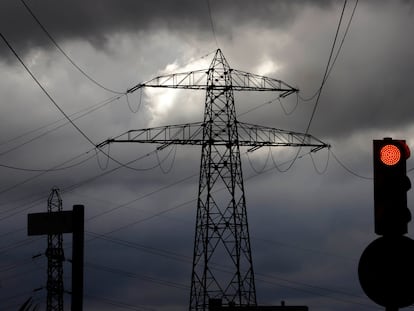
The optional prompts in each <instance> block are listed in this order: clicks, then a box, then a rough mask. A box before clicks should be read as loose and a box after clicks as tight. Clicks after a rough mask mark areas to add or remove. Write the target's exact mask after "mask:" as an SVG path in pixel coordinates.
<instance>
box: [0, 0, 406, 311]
mask: <svg viewBox="0 0 414 311" xmlns="http://www.w3.org/2000/svg"><path fill="white" fill-rule="evenodd" d="M25 1H26V4H27V5H28V6H29V7H30V8H31V10H32V11H33V13H34V14H35V15H36V17H37V18H38V20H39V21H40V22H41V23H42V24H43V26H44V27H45V29H46V30H47V31H48V32H49V34H50V35H51V36H52V37H53V39H54V40H55V42H57V44H58V45H59V47H60V48H61V49H62V51H64V53H66V55H68V56H69V57H70V59H71V60H72V61H73V62H74V63H75V64H76V65H77V66H78V67H79V68H81V70H82V71H83V73H86V74H88V75H89V77H90V78H92V79H94V80H95V81H96V82H97V83H99V84H100V85H101V86H98V85H97V84H96V83H93V82H92V81H91V80H90V79H88V78H87V77H85V74H83V73H81V72H80V70H78V69H77V68H75V66H74V65H73V64H71V63H70V62H69V60H68V59H67V58H66V57H65V56H64V55H63V54H62V51H59V50H58V49H57V48H56V46H55V45H54V44H53V42H52V41H51V40H50V38H48V36H47V35H46V34H45V32H44V31H43V30H42V28H41V27H40V26H39V25H38V24H37V23H36V21H35V20H34V18H33V17H32V16H31V15H30V13H29V11H28V10H27V9H26V8H25V6H24V4H23V3H22V2H21V1H14V0H2V1H1V2H0V31H1V33H2V34H3V36H4V37H5V38H6V39H7V40H8V42H9V44H10V45H11V46H12V47H13V48H14V49H15V51H16V53H17V54H18V55H19V57H21V59H22V60H23V62H24V63H25V65H26V66H27V67H28V68H29V69H30V71H31V72H32V73H33V75H34V76H35V77H36V78H37V79H38V81H39V82H40V83H41V85H42V86H43V87H44V89H45V90H46V91H47V92H48V94H49V95H50V96H51V98H52V99H53V100H54V101H55V103H56V104H57V105H58V106H59V107H60V108H61V109H62V110H63V111H64V112H65V113H66V114H67V115H69V116H71V118H72V120H73V122H74V123H75V124H76V126H77V127H78V128H79V129H81V130H82V131H83V133H85V134H86V135H87V136H88V138H89V139H90V140H91V141H92V142H94V143H95V144H98V143H99V142H102V141H104V140H106V139H107V138H108V137H113V136H117V135H118V134H121V133H123V132H125V131H127V130H130V129H139V128H145V127H155V126H162V125H168V124H178V123H185V122H196V121H201V120H202V119H203V108H204V107H203V104H204V96H205V93H204V92H203V91H188V90H182V91H177V90H154V89H144V90H143V91H142V92H141V91H137V92H135V93H133V94H130V95H128V100H127V98H126V96H125V95H122V94H118V93H124V92H125V91H126V90H127V89H128V88H130V87H132V86H134V85H136V84H138V83H140V82H143V81H146V80H149V79H151V78H153V77H155V76H158V75H160V74H166V73H167V74H168V73H174V72H182V71H188V70H194V69H205V68H208V66H209V64H210V62H211V60H212V58H213V55H214V51H215V50H216V49H217V48H220V49H221V50H222V51H223V53H224V55H225V57H226V59H227V61H228V63H229V64H230V66H231V67H232V68H235V69H240V70H244V71H248V72H252V73H257V74H261V75H266V76H269V77H273V78H277V79H280V80H283V81H285V82H287V83H289V84H290V85H292V86H295V87H297V88H299V89H300V93H299V95H300V97H299V98H297V97H296V96H295V95H291V96H290V97H288V98H285V99H283V100H282V101H281V102H279V101H277V100H274V99H275V98H276V97H277V94H271V93H269V94H267V93H264V92H260V93H245V92H244V93H236V94H235V102H236V109H237V113H238V116H239V117H238V118H239V120H240V121H243V122H249V123H255V124H260V125H266V126H271V127H276V128H281V129H287V130H293V131H298V132H304V131H305V130H306V128H307V126H308V123H309V120H310V117H311V114H312V110H313V108H314V105H315V100H316V98H314V99H313V100H310V101H304V100H302V99H306V98H309V97H312V95H314V94H315V92H316V91H317V89H318V88H319V87H320V85H321V82H322V78H323V74H324V71H325V68H326V64H327V62H328V58H329V54H330V51H331V47H332V43H333V40H334V36H335V32H336V28H337V26H338V22H339V18H340V15H341V11H342V7H343V5H344V2H343V1H328V0H324V1H305V0H297V1H286V0H279V1H277V0H273V1H267V0H258V1H245V0H237V1H235V0H234V1H230V0H229V1H218V0H210V1H209V3H208V2H207V1H205V0H197V1H194V0H193V1H189V0H178V1H167V0H153V1H130V0H128V1H126V0H125V1H109V0H104V1H97V0H89V1H80V0H71V1H66V0H65V1H58V2H56V1H51V0H46V1H40V0H25ZM354 6H355V0H352V1H348V3H347V6H346V9H345V12H344V16H343V21H342V25H341V28H340V31H339V35H338V40H337V45H336V47H335V53H334V55H335V54H336V51H337V50H338V47H339V44H340V43H341V40H342V38H343V36H344V34H345V29H346V26H347V23H348V22H349V20H350V17H351V13H352V10H353V8H354ZM209 7H210V12H211V15H210V14H209ZM210 16H211V18H210ZM413 29H414V2H413V1H410V0H406V1H402V0H401V1H397V0H395V1H382V0H381V1H373V0H372V1H370V0H362V1H360V2H359V3H358V6H357V8H356V11H355V15H354V17H353V19H352V23H351V24H350V27H349V31H348V33H347V36H346V38H345V40H344V42H343V45H342V48H341V50H340V53H339V55H338V57H337V59H336V62H335V64H334V66H333V67H332V70H331V71H330V75H329V78H328V80H327V82H326V83H325V85H324V87H323V90H322V93H321V96H320V100H319V102H318V106H317V108H316V112H315V115H314V118H313V120H312V123H311V125H310V133H311V134H313V135H314V136H316V137H318V138H319V139H321V140H323V141H324V142H326V143H329V144H331V146H332V148H331V150H330V151H328V150H327V149H325V150H321V151H319V152H317V153H315V154H312V156H310V155H309V149H306V148H304V149H303V150H301V156H300V157H299V158H298V159H297V161H296V162H295V163H294V164H293V165H292V166H291V167H290V168H289V166H290V163H291V160H292V159H293V158H294V157H295V153H296V151H297V150H296V149H292V148H275V149H272V150H270V149H267V148H262V149H259V150H257V151H255V152H253V153H249V154H248V155H246V152H245V151H246V149H242V164H243V174H244V180H245V193H246V200H247V212H248V218H249V230H250V236H251V244H252V255H253V263H254V270H255V274H256V288H257V298H258V303H259V304H261V305H272V304H277V305H278V304H280V302H281V301H282V300H284V301H286V304H287V305H307V306H309V308H310V310H318V311H328V310H330V311H332V310H335V311H341V310H350V309H352V310H357V311H360V310H361V311H362V310H379V309H381V308H380V307H378V306H377V305H375V304H374V303H373V302H371V301H370V300H369V299H368V298H366V297H365V295H364V294H363V292H362V290H361V288H360V285H359V282H358V277H357V266H358V260H359V257H360V255H361V253H362V251H363V250H364V248H365V247H366V246H367V245H368V244H369V243H370V242H371V241H373V240H374V239H375V238H376V237H377V236H376V235H375V234H374V229H373V191H372V190H373V186H372V140H373V139H381V138H383V137H393V138H398V139H406V140H407V142H408V144H409V145H410V146H414V118H413V114H414V108H413V103H414V95H413V89H414V80H413V78H412V74H413V72H414V61H413V54H414V53H413V52H414V42H413V40H412V39H411V36H412V30H413ZM0 70H1V79H0V94H1V97H0V98H1V99H0V109H1V110H0V118H1V122H0V156H1V158H0V165H1V167H0V170H1V174H0V222H1V225H0V227H1V229H0V237H1V238H0V254H1V257H0V310H17V309H18V306H19V305H20V304H21V303H22V302H23V301H24V300H25V299H27V298H28V297H30V296H33V297H34V299H35V301H36V302H37V303H39V304H40V305H41V306H42V308H44V305H45V297H46V290H45V289H40V290H38V291H36V292H33V290H34V289H39V288H41V287H45V285H46V264H47V260H46V258H45V256H40V257H36V258H35V259H32V256H35V255H37V254H41V253H44V251H45V248H46V238H45V237H28V236H27V232H26V227H27V214H28V213H35V212H45V211H46V210H47V197H48V195H49V193H50V190H51V188H52V187H58V188H60V189H61V196H62V199H63V206H64V209H65V210H70V209H72V205H73V204H84V205H85V208H86V215H85V218H86V222H85V230H86V236H85V239H86V243H85V301H84V309H85V310H88V311H97V310H100V311H106V310H128V309H131V310H183V309H186V308H188V303H189V295H190V289H189V286H190V276H191V265H192V264H191V260H192V257H191V256H192V253H193V249H192V247H193V239H194V225H195V216H196V199H197V189H198V188H197V187H198V173H199V167H200V148H199V147H197V146H178V147H169V148H166V149H163V150H162V151H160V152H158V154H156V153H155V152H153V151H154V150H155V148H156V146H154V145H151V144H112V145H111V146H110V150H108V149H106V151H108V152H109V153H110V155H111V156H113V157H114V158H116V159H118V160H119V161H121V162H123V163H127V162H130V161H133V160H134V159H138V158H139V160H137V161H135V162H133V163H132V164H130V168H119V167H118V165H117V164H116V163H114V162H112V161H109V162H108V163H107V159H106V158H105V156H103V155H102V154H100V155H98V156H97V155H96V153H95V151H94V147H93V146H92V144H91V142H89V141H88V140H87V139H85V137H84V136H82V135H81V134H80V133H79V131H78V130H77V129H75V127H74V126H73V125H71V124H69V123H68V122H67V120H65V118H64V116H63V114H62V113H61V111H59V110H58V108H57V107H56V106H55V105H54V103H53V102H52V101H51V100H50V98H48V97H47V96H46V95H45V93H44V92H43V91H42V90H41V89H40V87H39V86H38V85H37V84H36V83H35V82H34V80H33V79H32V78H31V77H30V75H29V74H28V72H27V71H26V70H25V69H24V67H23V66H22V65H21V63H20V62H19V61H18V60H17V58H16V57H15V55H13V53H12V52H11V50H10V49H9V48H8V47H7V45H6V44H5V43H4V42H1V43H0ZM103 87H104V88H103ZM108 89H109V90H111V91H108ZM113 91H116V92H118V93H114V92H113ZM266 103H267V104H266ZM413 148H414V147H412V149H413ZM338 160H339V161H340V163H339V162H338ZM106 164H108V165H107V167H106V170H104V169H105V166H106ZM407 167H408V169H412V168H413V167H414V161H413V158H410V159H409V160H408V162H407ZM288 168H289V169H288ZM412 172H413V171H410V173H409V175H410V176H411V177H412V175H413V174H412ZM408 200H409V206H410V207H412V202H413V200H414V195H413V191H410V192H409V193H408ZM413 232H414V225H413V223H410V224H409V234H408V235H409V236H412V234H413ZM64 239H65V253H66V257H67V259H70V258H71V236H70V235H65V237H64ZM64 269H65V279H64V282H65V288H66V289H67V290H68V291H70V290H71V285H70V284H71V279H70V270H71V266H70V263H68V262H65V264H64ZM69 301H70V296H69V295H65V304H66V305H67V306H68V305H69Z"/></svg>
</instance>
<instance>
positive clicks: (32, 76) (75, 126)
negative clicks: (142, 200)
mask: <svg viewBox="0 0 414 311" xmlns="http://www.w3.org/2000/svg"><path fill="white" fill-rule="evenodd" d="M0 37H1V38H2V39H3V41H4V42H5V43H6V45H7V47H8V48H9V49H10V51H11V52H12V53H13V54H14V56H15V57H16V58H17V59H18V60H19V62H20V64H21V65H22V66H23V67H24V69H25V70H26V71H27V73H28V74H29V75H30V76H31V78H32V79H33V80H34V81H35V83H36V84H37V85H38V86H39V88H40V89H41V90H42V91H43V93H44V94H45V95H46V96H47V98H49V100H50V101H51V102H52V103H53V105H54V106H55V107H56V108H57V109H58V110H59V111H60V113H62V115H63V116H64V117H65V118H66V119H67V120H68V121H69V122H70V123H71V124H72V126H73V127H74V128H75V129H76V130H77V131H78V132H79V133H80V134H81V135H82V136H83V137H84V138H85V139H86V140H87V141H88V142H89V143H90V144H91V145H92V146H93V147H94V148H95V147H96V144H95V143H94V142H93V141H92V140H91V139H90V138H89V137H88V136H87V135H86V134H85V132H83V131H82V130H81V129H80V128H79V127H78V126H77V125H76V123H75V122H73V120H72V119H71V118H70V117H69V116H68V115H67V114H66V113H65V111H64V110H63V109H62V108H61V107H60V106H59V105H58V103H57V102H56V101H55V100H54V99H53V97H52V96H51V95H50V94H49V93H48V92H47V91H46V89H45V88H44V87H43V85H42V84H41V83H40V82H39V80H38V79H37V78H36V77H35V76H34V74H33V73H32V72H31V71H30V69H29V68H28V67H27V66H26V64H25V63H24V62H23V60H22V59H21V58H20V56H19V55H18V54H17V52H16V51H15V50H14V48H13V47H12V46H11V45H10V43H9V42H8V41H7V39H6V38H5V37H4V35H3V34H2V33H0ZM97 150H99V152H101V153H103V154H104V155H106V156H107V157H109V158H110V159H111V160H112V161H114V162H115V163H117V164H118V165H120V166H122V167H125V168H128V169H132V170H135V171H142V169H136V168H133V167H129V166H128V165H127V164H124V163H121V162H120V161H118V160H117V159H115V158H114V157H111V156H110V155H109V154H106V153H105V152H104V151H103V150H101V149H100V148H98V149H97ZM155 167H157V166H155ZM155 167H153V168H155ZM153 168H150V169H153ZM145 170H147V169H145Z"/></svg>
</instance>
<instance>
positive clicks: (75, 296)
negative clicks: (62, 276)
mask: <svg viewBox="0 0 414 311" xmlns="http://www.w3.org/2000/svg"><path fill="white" fill-rule="evenodd" d="M84 217H85V216H84V206H83V205H74V206H73V235H72V241H73V242H72V243H73V253H72V309H71V310H72V311H82V310H83V248H84Z"/></svg>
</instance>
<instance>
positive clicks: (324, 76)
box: [272, 0, 347, 171]
mask: <svg viewBox="0 0 414 311" xmlns="http://www.w3.org/2000/svg"><path fill="white" fill-rule="evenodd" d="M346 4H347V0H345V1H344V5H343V7H342V11H341V15H340V18H339V21H338V26H337V28H336V32H335V36H334V40H333V42H332V47H331V51H330V53H329V58H328V62H327V64H326V68H325V72H324V75H323V78H322V82H321V86H320V88H319V90H318V95H317V98H316V101H315V104H314V106H313V109H312V113H311V116H310V118H309V122H308V125H307V127H306V131H305V136H304V138H303V139H305V137H306V135H308V134H309V129H310V127H311V124H312V121H313V119H314V117H315V114H316V110H317V108H318V104H319V99H320V97H321V94H322V89H323V87H324V85H325V82H326V79H327V74H328V72H329V68H330V64H331V59H332V55H333V52H334V50H335V45H336V41H337V39H338V34H339V30H340V28H341V25H342V19H343V16H344V12H345V8H346ZM301 149H302V146H300V147H298V151H297V153H296V156H295V158H294V159H293V161H292V163H290V165H289V166H288V168H287V169H286V171H288V170H289V169H290V168H291V167H292V166H293V164H294V163H295V162H296V160H297V158H298V156H299V154H300V151H301ZM272 159H273V157H272Z"/></svg>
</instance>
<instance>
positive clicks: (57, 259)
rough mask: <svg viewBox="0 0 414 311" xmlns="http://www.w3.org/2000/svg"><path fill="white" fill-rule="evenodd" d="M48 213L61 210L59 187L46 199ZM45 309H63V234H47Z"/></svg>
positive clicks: (55, 310) (53, 310) (54, 310)
mask: <svg viewBox="0 0 414 311" xmlns="http://www.w3.org/2000/svg"><path fill="white" fill-rule="evenodd" d="M47 211H48V213H55V212H61V211H62V199H61V197H60V194H59V189H57V188H53V189H52V191H51V193H50V195H49V197H48V200H47ZM46 257H47V284H46V289H47V301H46V310H47V311H63V292H64V289H63V261H64V260H65V256H64V253H63V234H62V233H57V234H48V235H47V249H46Z"/></svg>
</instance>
